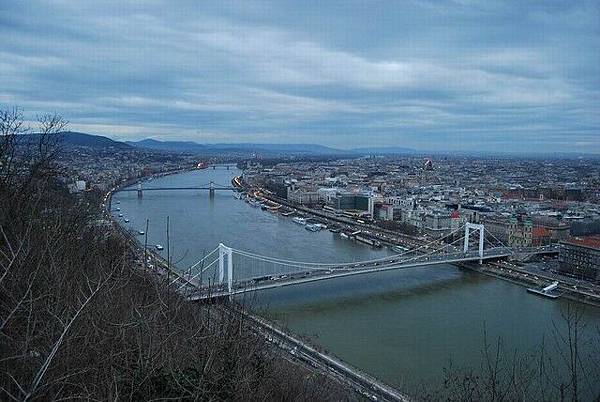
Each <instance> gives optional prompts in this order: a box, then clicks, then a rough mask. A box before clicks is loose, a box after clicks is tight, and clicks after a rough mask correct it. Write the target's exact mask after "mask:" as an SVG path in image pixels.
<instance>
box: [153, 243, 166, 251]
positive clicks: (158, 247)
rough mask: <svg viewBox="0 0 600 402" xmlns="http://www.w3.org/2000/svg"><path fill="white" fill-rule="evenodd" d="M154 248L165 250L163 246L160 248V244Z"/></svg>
mask: <svg viewBox="0 0 600 402" xmlns="http://www.w3.org/2000/svg"><path fill="white" fill-rule="evenodd" d="M154 248H155V249H157V250H164V249H165V248H164V247H163V246H161V245H160V244H156V245H154Z"/></svg>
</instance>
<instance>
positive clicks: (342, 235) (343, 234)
mask: <svg viewBox="0 0 600 402" xmlns="http://www.w3.org/2000/svg"><path fill="white" fill-rule="evenodd" d="M340 237H343V238H344V239H349V238H350V236H348V234H347V233H345V232H342V233H340Z"/></svg>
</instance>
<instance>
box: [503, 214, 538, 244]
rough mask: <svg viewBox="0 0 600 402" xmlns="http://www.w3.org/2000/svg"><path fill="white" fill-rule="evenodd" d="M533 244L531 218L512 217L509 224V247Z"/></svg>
mask: <svg viewBox="0 0 600 402" xmlns="http://www.w3.org/2000/svg"><path fill="white" fill-rule="evenodd" d="M532 244H533V223H532V222H531V220H530V219H527V218H523V217H519V218H511V219H510V223H509V226H508V246H509V247H531V245H532Z"/></svg>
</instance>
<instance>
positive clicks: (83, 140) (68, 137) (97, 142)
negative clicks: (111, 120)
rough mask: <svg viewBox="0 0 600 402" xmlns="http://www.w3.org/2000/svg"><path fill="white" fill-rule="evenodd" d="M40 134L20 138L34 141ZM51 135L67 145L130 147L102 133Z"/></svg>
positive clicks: (70, 132)
mask: <svg viewBox="0 0 600 402" xmlns="http://www.w3.org/2000/svg"><path fill="white" fill-rule="evenodd" d="M40 135H41V134H40V133H32V134H25V135H22V136H20V139H21V140H22V141H23V142H33V143H35V142H37V141H38V140H39V137H40ZM53 135H55V136H58V137H60V140H61V141H62V143H63V144H64V145H67V146H69V145H72V146H83V147H92V148H109V147H112V148H118V149H131V146H130V145H127V144H125V143H124V142H120V141H115V140H111V139H110V138H108V137H104V136H102V135H93V134H85V133H79V132H75V131H63V132H61V133H58V134H53Z"/></svg>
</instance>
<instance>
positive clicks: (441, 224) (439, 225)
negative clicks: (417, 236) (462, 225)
mask: <svg viewBox="0 0 600 402" xmlns="http://www.w3.org/2000/svg"><path fill="white" fill-rule="evenodd" d="M450 222H451V213H449V212H441V211H434V212H427V213H426V214H425V222H424V229H425V230H426V231H427V232H428V233H430V234H439V233H441V232H445V231H449V230H450Z"/></svg>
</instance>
